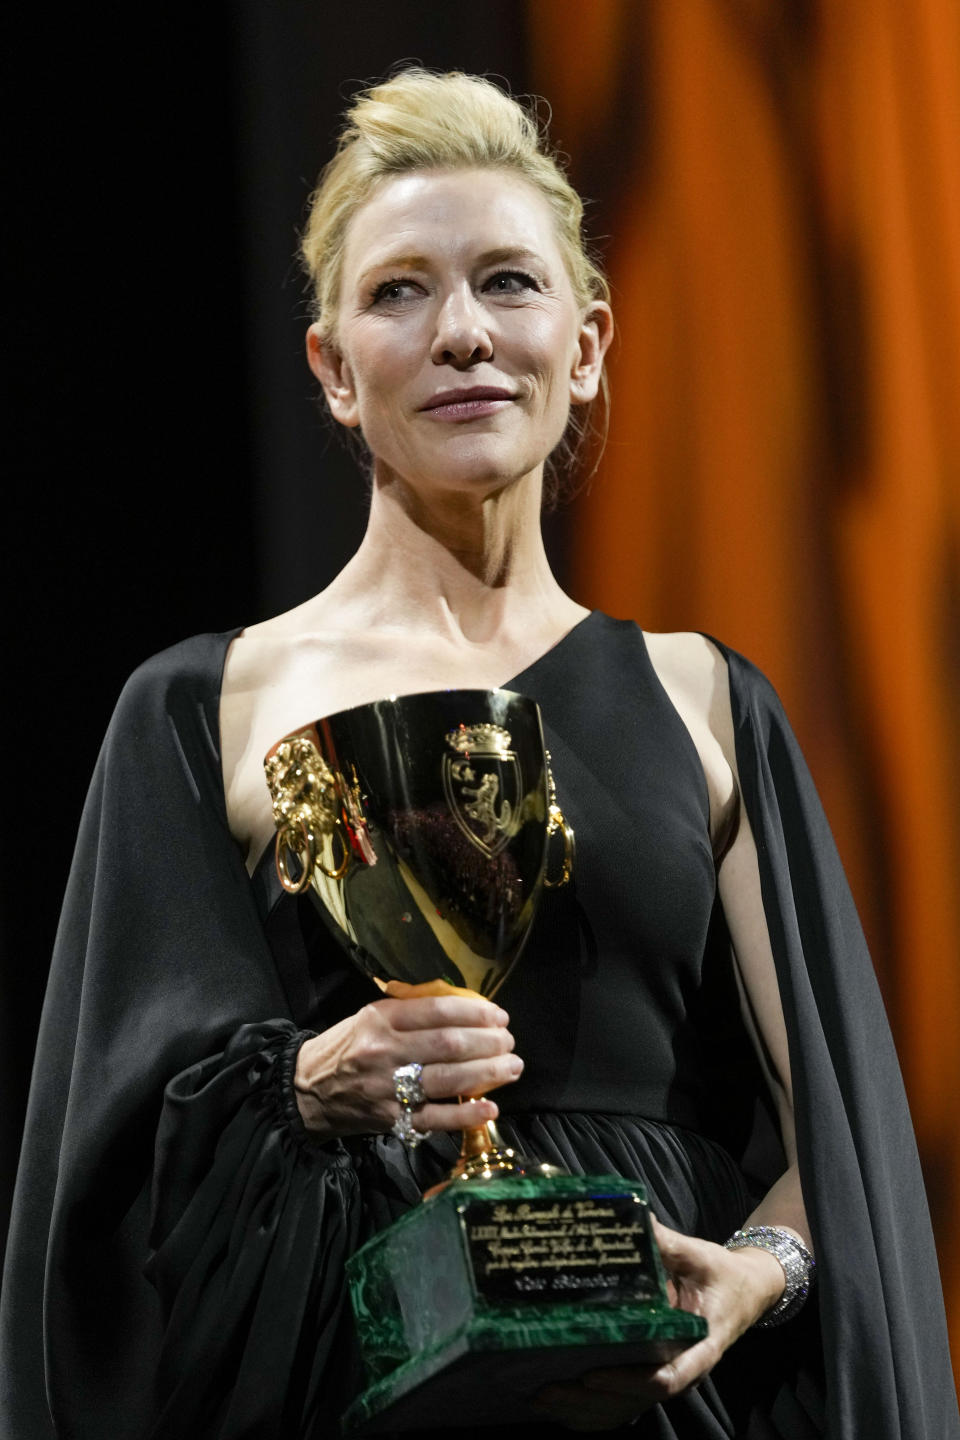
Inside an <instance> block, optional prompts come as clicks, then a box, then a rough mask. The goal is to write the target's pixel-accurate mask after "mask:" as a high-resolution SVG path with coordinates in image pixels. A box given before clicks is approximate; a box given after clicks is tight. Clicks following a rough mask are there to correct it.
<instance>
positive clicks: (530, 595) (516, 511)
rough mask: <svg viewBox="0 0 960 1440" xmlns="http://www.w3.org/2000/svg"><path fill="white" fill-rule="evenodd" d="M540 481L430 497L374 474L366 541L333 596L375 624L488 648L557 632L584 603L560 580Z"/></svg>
mask: <svg viewBox="0 0 960 1440" xmlns="http://www.w3.org/2000/svg"><path fill="white" fill-rule="evenodd" d="M540 482H541V475H540V472H539V471H538V472H536V473H535V474H534V475H532V476H530V477H528V478H526V479H524V480H522V481H519V482H517V483H515V484H513V485H510V486H506V487H504V488H503V489H502V490H500V491H498V492H497V493H496V494H495V495H490V496H488V497H487V498H486V499H480V498H478V497H474V496H465V495H462V494H458V493H451V492H446V493H443V494H439V495H437V496H432V497H430V498H429V500H427V499H424V497H423V496H422V495H419V494H413V493H412V492H411V491H410V490H409V488H408V487H406V486H404V485H403V483H402V482H401V481H398V480H396V479H395V478H393V477H384V476H382V475H377V476H375V480H374V491H373V496H372V501H371V507H370V517H369V521H368V524H367V530H366V534H365V536H364V539H363V543H362V544H361V546H360V549H359V550H358V551H357V553H356V555H355V556H354V557H353V559H352V560H351V561H350V563H349V564H348V565H347V566H346V568H345V569H344V570H343V571H341V573H340V575H339V576H338V577H337V579H336V580H335V581H334V582H333V585H332V586H331V587H330V589H329V590H327V591H326V592H325V597H326V598H328V599H330V600H333V599H335V600H336V602H337V604H338V605H348V606H350V605H356V606H358V607H360V608H361V609H362V611H363V612H364V614H365V618H366V623H368V624H371V625H391V626H404V625H416V626H418V627H419V628H436V629H437V631H438V633H440V634H442V635H443V636H444V637H446V638H450V637H456V638H463V639H465V640H469V641H470V642H471V643H474V644H482V643H484V642H485V641H489V640H491V639H493V638H494V637H495V636H497V635H504V634H510V633H511V632H518V633H519V632H521V631H525V632H528V631H529V630H530V628H531V625H532V626H533V628H535V629H539V628H541V627H543V628H544V629H550V628H552V627H554V626H555V625H556V624H557V623H558V622H562V621H563V620H564V618H565V617H567V615H568V613H569V612H570V610H571V608H572V609H575V610H577V611H578V612H579V609H580V607H577V606H574V602H573V601H572V600H570V598H569V597H568V596H567V595H565V594H564V592H563V591H562V590H561V589H560V586H559V585H558V584H557V581H556V579H555V578H554V575H553V572H552V571H551V569H550V564H549V561H548V560H547V555H546V551H545V550H544V546H543V537H542V535H541V531H540V494H541V483H540Z"/></svg>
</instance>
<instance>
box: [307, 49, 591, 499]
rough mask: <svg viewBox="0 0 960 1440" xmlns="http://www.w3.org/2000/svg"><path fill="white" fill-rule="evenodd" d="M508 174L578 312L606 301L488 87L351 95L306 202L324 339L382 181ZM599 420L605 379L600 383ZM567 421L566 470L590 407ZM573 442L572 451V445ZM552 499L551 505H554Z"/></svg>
mask: <svg viewBox="0 0 960 1440" xmlns="http://www.w3.org/2000/svg"><path fill="white" fill-rule="evenodd" d="M463 169H502V170H510V171H512V172H514V173H515V174H517V175H519V176H520V177H521V178H522V179H524V180H526V181H527V183H528V184H529V185H531V186H533V188H534V189H535V190H537V191H539V193H540V194H541V195H542V196H543V198H544V199H545V200H546V202H547V204H548V205H549V207H550V211H551V213H552V215H553V219H554V225H555V227H556V231H555V233H556V238H557V242H558V244H559V247H560V253H561V255H562V256H563V260H564V264H565V266H566V269H567V273H568V275H569V277H570V283H571V286H572V288H573V293H574V297H575V298H576V301H577V303H578V305H580V306H583V307H585V306H587V305H589V304H590V302H591V301H592V300H609V298H610V289H609V285H608V284H607V280H606V277H605V276H604V274H603V272H602V271H601V270H600V269H599V267H598V266H597V264H596V263H595V262H594V261H593V259H592V258H591V256H590V254H589V252H588V249H587V246H586V244H585V242H584V237H583V201H582V200H581V199H580V196H579V195H578V194H577V192H576V191H575V190H574V188H573V186H572V185H571V184H570V182H569V180H568V179H567V177H566V174H565V173H564V170H563V168H562V166H561V164H560V161H559V160H558V158H557V156H556V154H555V153H554V151H553V150H552V149H551V147H550V145H549V141H548V140H547V137H546V133H545V131H544V130H542V129H541V127H540V125H539V123H538V121H537V119H536V116H535V115H534V114H533V113H532V111H529V110H527V109H525V108H524V107H523V106H522V105H521V104H519V103H518V102H517V101H516V100H514V99H513V98H512V97H511V96H510V95H507V94H505V93H504V91H503V90H501V89H499V87H498V86H496V85H494V84H493V83H492V82H491V81H489V80H485V79H483V78H482V77H480V76H478V75H465V74H463V73H462V72H461V71H451V72H450V73H448V74H445V75H438V74H434V73H433V72H431V71H429V70H423V69H420V68H411V69H406V70H402V71H400V72H399V73H398V74H396V75H394V76H393V77H392V79H389V80H386V81H384V82H383V83H382V84H380V85H373V86H371V87H370V88H369V89H367V90H364V91H361V93H360V94H359V95H357V96H356V98H355V99H354V101H353V103H352V105H351V106H350V108H349V110H348V111H347V112H346V124H345V126H344V128H343V131H342V132H341V134H340V138H339V141H338V143H337V149H336V153H335V154H334V157H333V159H332V160H331V161H330V162H329V164H328V165H326V166H325V168H324V169H323V171H322V172H321V174H320V179H319V181H318V184H317V187H316V189H315V190H314V192H313V194H312V195H311V197H310V200H309V215H308V219H307V224H306V227H305V229H304V232H303V236H302V239H301V247H300V248H301V255H302V258H303V263H304V266H305V268H306V270H307V274H308V275H309V278H310V286H311V292H312V300H313V306H312V308H313V318H314V320H315V321H316V323H317V324H318V325H319V327H320V331H321V334H322V336H323V338H324V339H325V340H327V341H329V342H332V343H336V315H337V307H338V304H339V299H340V284H341V276H342V271H343V255H344V248H345V243H346V236H347V230H348V228H349V225H350V222H351V220H352V219H353V217H354V215H355V214H356V212H357V211H358V210H359V209H360V208H361V206H363V205H364V204H365V203H366V201H367V200H368V199H369V197H370V195H371V193H372V191H373V190H374V188H375V187H376V186H377V185H378V184H379V183H380V182H381V181H382V180H384V179H386V178H388V177H389V176H393V175H402V174H405V173H407V172H409V171H412V170H463ZM601 400H602V406H601V408H602V410H603V414H604V422H605V419H606V411H607V408H608V393H607V383H606V375H604V376H603V377H602V380H601ZM579 408H580V410H581V411H582V412H585V413H581V414H578V413H577V411H576V409H575V410H573V411H572V412H571V420H570V423H569V426H568V431H567V435H566V436H565V437H564V441H563V443H562V445H561V446H560V447H559V448H560V452H565V453H563V454H561V455H558V454H557V453H555V456H554V467H553V468H555V467H556V461H557V460H558V459H560V463H561V465H562V466H563V468H564V469H566V468H567V467H568V466H569V464H570V463H571V461H572V460H573V458H574V454H575V452H577V451H579V450H580V449H581V448H582V446H583V443H584V440H585V437H586V434H587V433H588V431H589V430H595V431H597V432H599V433H600V434H601V435H602V434H603V433H605V430H606V425H605V423H604V424H603V425H601V426H596V425H594V424H592V417H591V415H590V411H591V410H592V408H593V407H592V406H583V407H579ZM571 442H572V443H571ZM552 498H555V497H552Z"/></svg>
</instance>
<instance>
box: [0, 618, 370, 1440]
mask: <svg viewBox="0 0 960 1440" xmlns="http://www.w3.org/2000/svg"><path fill="white" fill-rule="evenodd" d="M231 638H232V637H231V636H230V635H217V636H201V637H198V638H196V639H194V640H190V641H187V642H185V643H184V644H182V645H178V646H176V647H174V648H173V649H172V650H170V651H167V652H165V653H164V654H162V655H160V656H157V657H155V658H154V659H153V660H151V661H149V662H147V664H146V665H144V666H143V667H141V669H140V670H138V671H137V672H136V673H135V675H134V676H133V677H132V679H131V680H130V681H129V682H128V684H127V686H126V688H125V689H124V692H123V694H122V696H121V698H120V701H119V703H118V705H117V708H116V712H115V714H114V717H113V719H112V722H111V724H110V727H109V730H108V733H107V736H106V739H105V742H104V745H103V748H102V751H101V754H100V757H99V761H98V763H97V767H96V771H95V775H94V778H93V782H92V785H91V788H90V793H89V796H88V799H87V804H86V808H85V810H84V814H83V820H82V824H81V828H80V834H79V839H78V843H77V847H76V853H75V857H74V863H73V868H72V872H71V876H70V881H69V885H68V890H67V894H66V900H65V905H64V909H63V914H62V918H61V923H60V928H59V932H58V937H57V943H56V950H55V956H54V960H53V965H52V970H51V976H50V983H49V988H48V993H47V998H46V1002H45V1007H44V1012H43V1018H42V1022H41V1031H40V1037H39V1045H38V1052H37V1061H36V1066H35V1073H34V1080H33V1085H32V1090H31V1098H30V1104H29V1113H28V1119H27V1127H26V1138H25V1142H24V1148H23V1153H22V1158H21V1167H20V1174H19V1179H18V1186H17V1192H16V1197H15V1202H14V1214H13V1220H12V1224H11V1231H10V1241H9V1246H8V1254H7V1266H6V1274H5V1283H4V1289H3V1307H2V1321H0V1347H2V1349H0V1433H2V1434H3V1435H4V1436H7V1435H9V1436H11V1437H12V1436H17V1437H18V1440H50V1437H53V1436H58V1437H68V1436H69V1437H71V1440H73V1437H89V1440H103V1437H104V1436H106V1435H110V1436H111V1437H113V1440H126V1437H130V1440H144V1437H146V1436H148V1435H149V1436H152V1437H155V1440H159V1437H167V1436H169V1437H173V1436H177V1437H183V1436H185V1435H190V1436H191V1437H192V1440H201V1437H207V1436H208V1435H209V1436H217V1437H222V1440H228V1437H232V1436H239V1435H240V1434H244V1435H253V1434H256V1435H257V1436H258V1437H264V1440H266V1437H270V1436H274V1435H276V1436H278V1437H279V1436H281V1435H282V1436H284V1437H288V1436H292V1435H297V1434H300V1433H306V1427H308V1426H312V1427H313V1428H314V1429H315V1430H316V1433H318V1434H322V1433H327V1431H326V1430H325V1428H324V1426H323V1424H322V1423H321V1422H322V1419H323V1406H324V1403H325V1400H324V1394H323V1393H321V1387H320V1385H319V1377H320V1375H321V1374H322V1372H323V1370H324V1368H325V1366H327V1365H329V1362H330V1360H331V1356H332V1355H333V1354H334V1352H335V1349H336V1344H337V1341H336V1334H337V1329H338V1318H339V1314H340V1308H341V1304H342V1295H341V1291H342V1277H343V1262H344V1259H345V1257H346V1255H347V1253H349V1250H350V1249H352V1248H353V1246H354V1245H355V1243H356V1216H357V1206H356V1204H355V1190H356V1177H355V1174H354V1171H353V1168H352V1166H351V1165H350V1163H349V1157H348V1156H347V1155H346V1153H345V1152H344V1151H343V1150H342V1148H341V1147H338V1146H329V1147H320V1146H315V1145H313V1144H312V1142H311V1141H310V1140H309V1138H308V1137H307V1136H306V1134H305V1133H304V1132H303V1129H302V1126H299V1124H298V1119H297V1116H296V1114H295V1113H291V1093H290V1089H289V1069H290V1066H291V1064H292V1059H293V1055H294V1052H295V1049H296V1046H297V1044H298V1043H299V1038H300V1037H299V1036H298V1028H297V1025H296V1023H295V1022H294V1018H293V1016H292V1014H291V1007H290V1005H289V1004H288V999H287V996H286V994H285V993H284V990H283V987H282V985H281V983H280V981H279V979H278V975H277V971H276V967H275V964H274V961H273V958H272V955H271V952H270V950H269V947H268V945H267V942H266V939H265V936H264V932H263V928H262V925H261V923H260V919H259V916H258V914H257V910H256V907H255V904H254V901H253V899H252V895H251V887H250V884H249V882H248V878H247V873H246V869H245V866H244V863H243V860H242V857H241V855H240V852H239V850H238V848H237V846H236V844H235V843H234V842H233V840H232V838H231V836H230V834H229V831H228V828H227V823H226V815H225V806H224V799H223V786H222V780H221V770H220V756H219V743H218V734H219V730H218V716H219V693H220V682H221V675H222V669H223V663H224V659H225V655H226V650H227V646H228V644H229V641H230V639H231ZM292 1109H293V1111H294V1112H295V1110H296V1106H295V1104H293V1106H292ZM151 1208H152V1211H153V1215H152V1220H151ZM145 1271H149V1278H148V1276H147V1274H145ZM334 1368H337V1367H334ZM327 1393H329V1387H328V1391H327ZM329 1433H336V1431H335V1429H334V1428H332V1421H331V1429H330V1431H329Z"/></svg>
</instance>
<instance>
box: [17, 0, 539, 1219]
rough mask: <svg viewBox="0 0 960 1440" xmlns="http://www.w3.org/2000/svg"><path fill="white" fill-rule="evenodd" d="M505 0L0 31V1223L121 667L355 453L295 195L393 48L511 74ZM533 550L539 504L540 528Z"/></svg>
mask: <svg viewBox="0 0 960 1440" xmlns="http://www.w3.org/2000/svg"><path fill="white" fill-rule="evenodd" d="M523 15H524V11H523V7H522V5H521V4H519V3H515V0H484V3H483V5H482V6H479V7H478V6H474V7H460V6H454V5H450V4H448V3H427V0H421V3H411V0H406V3H403V4H397V3H392V4H381V3H375V0H352V3H351V4H349V5H334V4H327V3H322V0H273V3H267V0H238V3H234V4H226V3H214V0H205V3H203V4H200V5H194V6H190V7H186V6H184V7H168V8H166V9H164V8H161V7H153V8H151V9H150V10H145V11H140V10H138V9H134V10H133V11H130V10H128V9H126V8H124V9H122V10H121V8H120V7H109V6H108V7H91V8H89V9H86V10H84V11H83V12H82V18H76V17H75V18H73V19H69V18H67V19H59V18H58V19H57V21H56V24H55V25H54V23H53V21H52V20H51V21H49V22H45V21H43V20H38V21H37V22H35V24H34V25H33V26H32V27H31V26H30V23H29V22H24V21H23V20H22V19H21V20H19V21H15V22H14V23H15V24H16V25H18V26H19V31H18V33H15V34H13V35H11V34H10V22H9V20H8V22H7V24H8V35H7V39H8V44H7V55H8V62H7V63H8V65H9V67H10V74H9V76H8V82H9V83H8V87H7V88H8V93H10V94H12V96H13V107H12V113H11V119H10V123H9V126H8V136H10V137H12V138H13V142H14V143H13V144H12V146H11V147H10V149H11V152H12V173H11V174H10V175H9V177H8V184H7V187H6V199H7V206H6V209H7V214H8V216H9V231H10V244H11V253H12V263H11V265H10V268H9V270H8V286H9V295H8V299H9V302H10V303H9V305H8V307H7V316H8V318H7V324H6V334H5V339H6V351H7V356H8V363H9V366H10V373H11V384H10V393H11V411H10V413H11V416H12V427H11V431H10V437H11V438H10V441H9V444H8V457H9V461H8V464H9V468H8V471H7V476H8V478H7V483H6V486H5V503H4V513H5V516H6V520H7V532H6V543H5V545H4V556H5V563H4V567H3V569H4V579H5V582H6V584H5V590H6V594H5V600H6V608H5V614H6V619H7V635H6V637H5V651H6V657H7V658H6V664H5V669H6V673H7V677H8V683H7V687H6V695H5V704H4V711H5V713H6V718H7V724H8V726H9V731H8V738H7V742H6V746H5V750H6V755H7V761H8V775H7V778H8V784H7V796H8V804H7V807H6V822H5V824H4V827H3V843H4V856H3V871H4V875H5V877H6V881H7V883H6V884H5V885H4V887H3V892H2V893H3V910H2V918H0V927H2V928H0V937H2V944H3V956H2V971H0V979H2V983H3V995H2V1006H0V1077H2V1095H3V1103H2V1104H0V1236H3V1235H5V1233H6V1221H7V1214H8V1207H9V1199H10V1191H11V1188H12V1182H13V1175H14V1171H15V1167H16V1156H17V1151H18V1147H19V1139H20V1129H21V1124H22V1118H23V1110H24V1106H25V1104H26V1094H27V1086H28V1082H29V1073H30V1065H31V1059H32V1054H33V1045H34V1040H35V1033H36V1025H37V1021H38V1018H39V1012H40V1006H41V1003H42V997H43V989H44V983H45V978H46V972H47V966H48V960H49V955H50V950H51V947H52V944H53V939H54V934H55V929H56V923H57V915H58V911H59V907H60V900H61V897H62V894H63V889H64V885H65V882H66V875H67V870H68V867H69V863H70V856H71V851H72V847H73V839H74V835H75V832H76V828H77V823H78V820H79V816H80V811H81V808H82V805H83V798H84V794H85V790H86V786H87V783H88V781H89V777H90V773H91V771H92V769H93V765H94V762H95V760H96V755H97V750H98V748H99V745H100V740H101V737H102V735H103V732H104V729H105V727H106V724H107V721H108V720H109V717H110V712H111V710H112V708H113V705H114V703H115V700H116V697H117V695H118V693H119V690H120V688H121V686H122V685H123V682H124V680H125V678H126V676H127V675H128V674H129V673H130V671H131V670H132V669H134V668H135V667H136V666H137V665H138V664H139V663H140V662H141V661H142V660H144V659H145V658H146V657H147V656H149V655H151V654H153V653H154V652H156V651H157V650H160V649H162V648H164V647H165V646H167V645H170V644H172V643H174V642H175V641H177V640H179V639H182V638H183V637H184V636H186V635H190V634H194V633H197V632H199V631H206V630H223V629H227V628H232V627H234V626H241V625H244V624H247V623H251V622H252V621H255V620H258V619H261V618H263V617H265V616H267V615H269V614H272V613H275V612H277V611H279V610H283V609H286V608H288V607H289V606H291V605H293V604H295V603H297V602H298V601H300V600H302V599H304V598H306V596H308V595H309V594H312V593H314V592H315V591H317V590H318V589H320V588H322V586H323V585H324V584H325V583H326V582H327V581H328V580H329V579H330V578H331V577H332V575H333V574H334V573H335V572H336V570H337V569H338V568H339V567H340V566H341V565H342V563H343V562H344V561H345V559H346V558H347V556H348V555H349V554H350V553H351V551H352V549H353V548H354V546H355V545H356V543H357V541H358V539H359V536H360V533H361V530H362V525H363V518H364V513H365V495H366V488H365V481H364V479H363V476H362V475H361V474H360V472H359V471H358V469H357V466H356V464H355V462H354V461H353V460H351V459H350V457H349V456H348V455H347V453H346V452H345V451H344V450H343V449H342V447H341V446H340V444H339V442H338V441H337V440H336V438H335V437H334V435H333V433H332V431H331V428H330V426H329V425H328V424H327V423H326V422H325V420H324V417H323V413H322V410H321V406H320V403H319V401H318V400H317V398H316V386H315V384H314V382H313V380H312V377H311V376H310V374H309V371H308V370H307V367H306V364H305V362H304V359H303V332H304V329H305V326H306V323H307V304H306V297H305V292H304V286H303V281H302V278H301V274H300V271H299V268H298V264H297V261H296V243H297V231H298V228H299V226H300V224H301V223H302V221H303V218H304V205H305V201H306V198H307V196H308V194H309V192H310V190H311V188H312V186H313V183H314V181H315V179H316V176H317V172H318V170H319V168H320V166H321V165H322V164H323V163H324V161H325V160H326V159H328V158H329V155H330V153H331V148H332V143H333V139H334V137H335V135H336V132H337V130H338V128H339V117H340V115H341V113H342V111H343V110H344V108H345V106H346V104H347V102H348V100H349V97H350V95H351V94H352V93H353V91H354V90H355V89H356V88H358V82H360V81H366V80H371V79H375V78H378V77H380V76H382V75H383V74H384V73H385V72H386V71H387V70H389V69H390V67H392V66H393V65H395V64H396V63H397V62H398V61H401V60H404V59H415V60H419V61H421V62H422V63H423V64H425V65H428V66H430V67H435V68H441V69H454V68H459V69H466V70H471V71H479V72H490V73H492V74H495V75H499V76H501V77H504V78H505V79H506V80H507V81H508V83H509V84H510V86H511V88H512V89H513V90H514V91H515V92H522V91H524V90H525V89H526V88H527V81H526V78H525V75H526V63H527V62H526V42H525V34H524V26H523ZM552 536H553V539H552V548H553V551H554V557H555V562H556V563H557V565H558V568H559V569H560V570H561V571H562V570H563V565H564V557H563V522H562V520H560V521H555V522H554V523H553V527H552Z"/></svg>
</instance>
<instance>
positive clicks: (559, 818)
mask: <svg viewBox="0 0 960 1440" xmlns="http://www.w3.org/2000/svg"><path fill="white" fill-rule="evenodd" d="M546 756H547V835H548V836H550V835H556V833H557V831H558V830H559V831H560V832H561V834H562V835H563V865H562V866H561V868H560V875H559V877H558V878H557V879H556V880H551V879H550V877H549V875H544V877H543V883H544V886H545V887H546V889H547V890H559V889H560V887H561V886H562V885H566V884H567V883H568V881H569V880H570V878H571V877H572V875H573V862H574V858H575V856H576V853H577V844H576V836H575V835H574V833H573V826H572V825H568V824H567V822H566V820H565V819H564V815H563V811H562V810H561V809H560V806H559V805H558V804H557V787H556V785H555V784H554V780H553V771H552V770H551V768H550V751H549V750H547V751H546Z"/></svg>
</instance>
